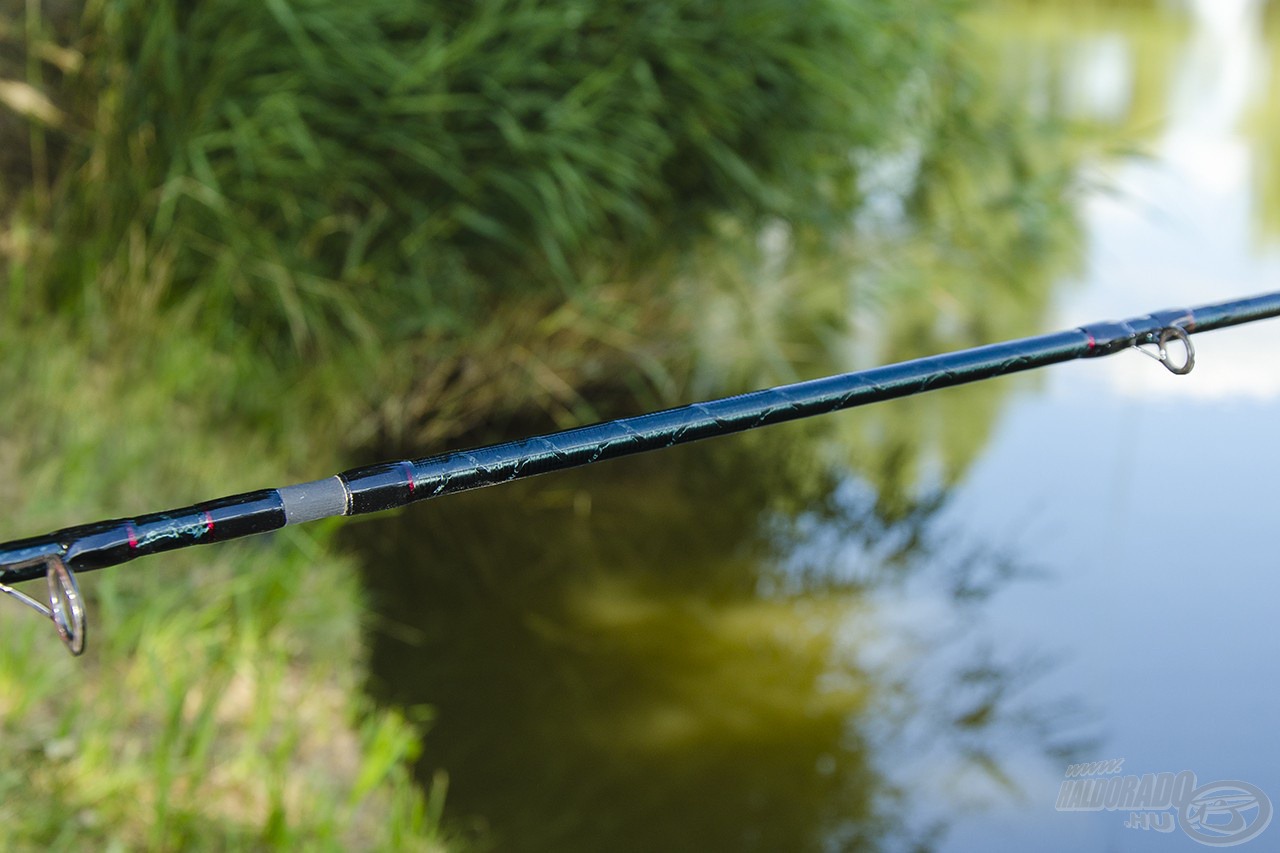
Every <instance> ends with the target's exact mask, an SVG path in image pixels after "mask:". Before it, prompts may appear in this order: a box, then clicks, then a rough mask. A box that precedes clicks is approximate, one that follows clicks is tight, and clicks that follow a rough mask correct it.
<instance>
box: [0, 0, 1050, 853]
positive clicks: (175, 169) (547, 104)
mask: <svg viewBox="0 0 1280 853" xmlns="http://www.w3.org/2000/svg"><path fill="white" fill-rule="evenodd" d="M966 45H967V42H966V37H965V35H964V33H963V31H962V30H961V29H960V28H959V27H958V25H957V22H956V19H955V10H954V9H953V8H952V7H951V5H950V4H949V3H946V2H940V0H894V2H888V3H884V2H863V0H808V1H807V2H803V3H795V2H783V0H747V2H740V3H736V4H733V6H732V9H731V10H727V9H726V8H725V7H724V5H723V4H718V3H711V2H704V0H663V2H649V3H632V2H625V0H609V2H585V0H553V1H552V0H547V2H531V0H488V1H487V2H479V3H475V4H468V5H466V6H465V7H462V6H458V5H457V4H451V3H444V2H439V0H416V2H407V3H406V2H403V0H374V2H369V3H360V4H349V3H340V2H336V0H294V2H290V0H268V2H264V3H247V2H242V0H210V2H204V3H200V4H196V5H191V4H186V3H180V2H177V0H162V1H161V2H158V3H157V2H152V3H143V2H139V0H85V2H83V3H75V2H52V0H51V1H50V2H46V3H40V2H38V0H27V2H25V3H19V2H16V0H6V2H3V3H0V193H2V195H0V212H2V214H3V217H4V219H3V224H2V226H0V263H2V266H0V287H2V288H3V290H2V293H0V400H3V405H2V406H0V497H3V501H4V503H3V505H4V507H5V512H4V514H3V517H0V537H3V538H5V539H10V538H17V537H20V536H24V535H30V534H33V533H36V532H40V531H43V530H47V529H53V528H57V527H60V526H67V525H70V524H74V523H78V522H83V521H87V520H91V519H96V518H100V517H112V516H122V515H127V514H135V513H142V512H147V511H152V510H157V509H161V508H164V507H168V506H176V505H182V504H184V503H189V502H191V501H194V500H198V499H202V498H206V497H210V496H213V495H215V494H222V493H232V492H237V491H244V490H249V489H254V488H260V487H264V486H273V485H280V484H284V483H288V482H294V481H301V480H307V479H312V478H315V477H318V476H322V475H324V474H327V473H329V472H331V471H333V470H337V469H340V468H342V467H345V466H347V465H350V464H355V463H357V462H362V461H370V460H369V458H368V454H369V453H370V452H377V451H382V450H387V451H391V450H404V449H405V448H413V449H414V451H416V452H420V453H426V452H429V451H431V450H435V449H439V448H441V447H444V446H448V445H450V444H452V443H456V442H458V441H461V440H464V439H474V438H477V437H483V438H493V437H499V436H502V435H508V436H509V435H511V434H512V433H513V432H519V431H522V430H523V429H524V428H525V427H547V426H552V425H568V424H570V423H577V422H581V421H582V420H584V419H588V418H593V417H599V416H606V415H611V414H617V413H621V412H623V411H632V410H634V409H635V407H637V406H640V405H648V404H652V403H658V402H667V401H669V400H670V399H671V398H672V397H673V396H675V395H676V394H678V393H683V392H684V391H685V389H687V388H689V387H693V386H696V385H697V384H698V383H699V382H701V383H703V385H704V386H705V387H712V386H714V387H718V388H723V387H726V386H736V385H740V384H751V383H754V382H756V381H757V380H760V379H767V378H771V377H773V376H776V375H777V374H778V373H779V372H782V373H785V372H787V371H788V370H799V371H801V372H803V371H805V370H808V369H815V368H816V367H817V366H818V365H819V364H820V363H821V359H817V358H808V360H806V358H805V357H803V345H804V344H805V343H806V342H812V340H813V336H814V335H815V334H817V332H815V330H819V331H820V330H823V329H825V330H829V331H830V330H834V329H838V328H842V327H843V325H844V324H845V323H846V322H847V317H848V313H849V311H850V306H851V305H852V304H853V302H855V301H856V299H855V298H854V297H853V296H850V295H849V293H848V292H846V289H845V288H842V287H835V288H834V289H833V290H827V291H822V292H823V293H824V294H826V295H823V296H818V297H813V298H812V299H807V298H802V299H801V303H800V304H804V305H808V306H809V308H811V309H812V310H808V309H806V311H805V312H804V313H803V314H800V313H797V323H796V324H794V325H793V326H791V327H789V328H788V327H787V326H785V325H783V326H781V327H779V330H778V331H779V336H777V337H775V338H773V339H765V340H762V342H761V346H760V347H759V348H756V351H757V352H762V353H766V354H767V353H769V352H781V353H783V354H784V357H783V358H782V359H781V360H773V361H770V360H769V359H767V358H766V359H755V358H751V357H748V356H747V355H746V354H744V353H743V352H742V349H743V348H742V347H741V346H740V345H739V346H736V347H732V348H729V347H724V346H721V345H720V344H719V343H717V341H723V340H724V339H725V338H724V337H723V336H722V337H719V338H717V337H716V334H715V329H714V328H713V326H711V325H700V324H699V321H700V319H702V318H703V317H705V316H706V312H707V311H709V310H711V309H712V308H713V307H715V306H719V307H721V308H723V307H724V305H725V304H726V300H727V302H728V304H734V305H737V306H739V307H740V308H742V307H747V308H749V307H750V306H751V305H752V304H753V298H752V297H750V290H749V289H744V287H743V283H744V282H750V281H751V280H752V279H751V274H752V273H751V271H752V270H759V269H760V268H761V265H762V264H763V265H766V266H767V265H768V264H770V263H773V258H774V257H775V256H776V253H773V254H770V250H769V249H768V246H769V243H768V240H767V239H762V237H761V235H768V234H782V235H784V238H785V239H784V243H785V246H787V247H790V248H789V249H788V250H787V251H789V252H790V251H791V250H793V249H794V250H796V251H794V252H793V254H795V255H796V257H799V256H800V254H801V253H800V252H799V248H802V247H813V246H822V247H826V248H828V249H831V250H832V251H838V252H840V253H842V254H840V255H839V257H841V258H843V259H853V260H858V259H861V260H862V261H863V262H864V264H863V266H862V267H861V270H862V273H861V275H862V280H863V281H864V282H865V281H872V282H873V283H874V286H873V287H872V290H871V291H868V290H867V289H866V288H864V289H863V290H862V291H858V292H859V293H861V294H862V297H866V294H867V293H868V292H874V294H880V293H883V292H887V291H886V288H887V287H891V286H892V285H893V284H894V282H895V280H900V279H903V278H904V277H905V274H904V273H903V268H902V267H898V266H895V267H892V268H891V267H890V266H888V265H887V264H888V262H887V260H886V259H887V258H888V256H889V255H890V254H894V253H898V254H900V255H901V256H902V257H905V258H908V259H909V260H910V263H911V264H914V265H916V267H915V268H916V269H917V270H921V269H924V270H927V269H929V268H930V267H931V266H933V265H938V264H948V265H949V267H948V268H955V267H957V265H958V266H959V267H960V268H964V269H968V271H969V273H968V275H969V278H968V279H966V280H968V281H970V282H971V283H972V282H977V281H978V280H979V279H980V278H981V277H982V276H983V275H984V274H985V272H987V271H989V270H992V269H1004V270H1005V271H1006V273H1009V274H1012V271H1013V270H1014V269H1015V265H1014V264H1012V263H1010V259H1011V258H1013V259H1016V258H1020V257H1021V258H1027V259H1035V260H1034V263H1032V266H1035V264H1038V263H1040V261H1039V259H1040V258H1041V257H1042V256H1043V255H1045V254H1046V253H1048V254H1050V255H1052V256H1054V257H1062V256H1061V255H1055V254H1054V252H1053V251H1051V249H1052V247H1053V246H1054V245H1057V244H1056V242H1055V241H1057V240H1058V239H1059V237H1058V236H1056V235H1061V234H1064V233H1065V234H1069V230H1070V229H1069V228H1067V229H1066V230H1065V231H1064V229H1063V224H1064V221H1066V220H1069V217H1070V210H1069V205H1066V204H1065V203H1064V202H1063V198H1064V194H1065V193H1066V192H1067V191H1068V190H1069V188H1070V185H1071V183H1072V180H1073V173H1072V171H1071V168H1070V163H1071V158H1070V156H1068V154H1066V153H1064V151H1063V149H1054V148H1052V147H1050V148H1045V147H1043V145H1044V144H1046V142H1045V140H1046V139H1058V138H1059V137H1057V136H1053V135H1052V134H1051V135H1050V136H1048V137H1044V136H1042V135H1041V134H1043V133H1044V132H1045V131H1044V129H1043V128H1041V127H1040V126H1038V125H1035V124H1033V123H1030V122H1028V121H1024V120H1022V119H1020V118H1019V117H1018V115H1017V113H1016V112H1011V111H1009V110H1006V109H1004V108H1002V107H1001V105H1000V103H999V102H998V101H993V100H992V99H991V98H990V97H989V96H988V95H987V94H986V90H984V89H983V84H982V81H981V78H980V67H979V65H980V64H979V63H978V62H977V60H976V59H975V56H974V55H973V53H972V50H971V48H968V47H966ZM1054 144H1056V143H1054ZM1045 151H1057V153H1056V154H1054V155H1053V156H1047V157H1046V156H1044V155H1043V152H1045ZM1037 152H1040V153H1037ZM895 164H896V165H895ZM975 209H982V210H987V211H993V212H995V213H997V214H998V218H997V219H994V220H991V221H995V222H999V223H1001V224H1000V227H999V228H993V229H984V230H983V231H982V232H981V233H978V232H976V231H974V230H973V229H972V228H970V227H968V224H969V223H970V222H972V219H971V218H970V217H971V214H972V212H973V211H974V210H975ZM886 211H887V213H886ZM851 226H852V227H851ZM908 235H909V236H910V239H908ZM784 254H785V252H784ZM835 256H836V255H832V257H835ZM868 258H870V259H871V262H870V263H866V261H867V259H868ZM726 259H728V260H726ZM717 278H721V279H724V280H723V281H721V282H720V284H719V285H717V284H715V281H716V279H717ZM833 280H834V279H833ZM869 286H870V285H869ZM855 290H856V289H855ZM770 292H772V291H770ZM814 292H815V293H816V292H818V291H814ZM726 294H728V296H726ZM874 298H879V297H878V296H876V297H873V299H874ZM1042 299H1043V298H1042V297H1040V296H1037V297H1035V298H1032V299H1030V300H1029V302H1027V303H1024V304H1026V305H1030V306H1032V307H1031V308H1030V309H1029V310H1031V311H1032V312H1034V311H1036V310H1039V309H1038V308H1037V307H1036V306H1042V305H1043V301H1042ZM806 300H807V301H806ZM928 314H929V312H927V311H926V312H925V315H922V316H919V317H916V316H915V315H913V320H912V321H911V322H912V323H913V324H914V325H912V326H911V328H910V329H907V330H906V331H904V332H903V334H904V335H906V336H907V337H911V338H912V339H913V340H915V339H916V338H915V335H916V333H917V331H918V330H919V329H921V328H940V325H939V322H938V320H937V317H932V316H926V315H928ZM721 315H722V316H723V312H722V313H721ZM734 316H739V315H734ZM740 316H748V317H749V316H750V314H749V313H748V314H746V315H740ZM975 316H976V315H975ZM984 316H986V317H988V318H990V317H992V316H994V315H993V314H990V313H988V314H986V315H984ZM800 320H803V322H799V321H800ZM975 322H977V320H975ZM801 326H803V329H801ZM732 328H733V326H732V324H731V325H730V326H728V327H724V328H722V329H721V331H722V332H724V331H726V329H732ZM963 328H965V329H966V330H967V331H965V332H964V333H963V334H960V335H959V337H960V338H963V339H966V340H967V339H968V337H974V336H981V335H982V334H983V331H982V329H981V328H979V327H976V326H964V327H963ZM890 343H892V342H890ZM771 347H772V349H771ZM885 347H886V353H885V354H886V355H891V354H894V352H893V350H894V347H893V346H891V345H890V344H886V345H885ZM797 352H800V353H801V357H796V356H797ZM797 364H799V365H801V366H799V367H797V366H796V365H797ZM805 365H807V366H805ZM414 451H409V452H414ZM334 529H335V528H334V526H325V525H319V526H316V527H312V528H307V529H303V530H299V531H296V532H295V531H293V530H290V531H286V532H283V533H281V534H278V535H275V536H271V537H264V538H260V539H258V540H254V541H251V542H246V543H243V544H239V545H226V546H220V547H218V548H216V549H195V550H194V551H188V552H186V553H181V554H174V555H172V556H166V557H164V558H157V559H152V560H149V561H145V562H144V563H142V564H139V565H130V566H125V567H121V568H119V569H115V570H112V571H109V572H103V573H101V574H100V575H88V576H85V577H84V578H82V585H83V588H84V591H85V592H86V594H87V596H88V599H89V603H90V619H91V631H92V633H91V635H90V651H89V652H88V654H87V655H86V656H85V657H84V658H82V659H79V660H70V659H67V658H66V657H65V655H64V653H63V651H62V650H61V649H60V648H59V647H58V645H57V643H55V642H54V641H53V635H52V632H51V631H50V629H49V627H48V626H47V625H43V624H37V620H34V619H33V618H31V615H30V614H29V613H26V612H18V611H17V610H16V609H15V608H13V607H6V608H4V609H3V610H0V625H2V626H3V629H4V636H5V640H6V642H5V648H4V650H3V653H2V654H0V706H2V707H3V710H4V714H3V718H2V720H0V726H3V732H2V733H3V738H0V752H2V753H3V759H0V766H2V767H3V771H2V772H0V817H2V818H3V819H2V820H0V833H2V834H3V837H4V840H5V842H6V843H7V845H18V846H35V845H40V846H54V847H61V848H64V849H69V848H83V847H103V848H105V847H108V846H109V845H111V844H113V843H115V844H122V845H123V846H125V847H150V848H157V849H163V848H173V847H178V846H181V847H191V846H197V847H199V846H208V847H214V848H219V849H222V848H227V847H233V848H234V847H250V848H252V847H259V846H264V845H277V844H279V845H287V846H296V845H300V844H305V845H313V846H322V847H333V848H340V847H341V848H345V847H352V846H355V847H375V848H396V849H402V848H414V847H418V848H434V847H439V846H446V845H447V839H445V838H443V837H442V836H441V834H440V832H439V815H440V809H441V808H442V803H447V795H446V789H447V780H446V778H445V777H443V776H441V777H439V778H437V779H436V780H434V782H433V783H431V784H419V783H418V782H416V781H415V780H414V779H413V778H412V775H411V768H412V765H413V761H414V759H415V758H416V757H417V754H418V751H419V750H420V742H419V738H418V734H417V733H418V731H419V728H418V727H419V726H420V725H422V724H424V723H425V719H426V717H427V716H428V715H429V711H427V710H423V709H412V708H410V709H394V708H386V707H373V706H372V705H371V703H370V701H369V700H367V699H366V698H364V693H363V691H362V685H363V679H364V669H363V668H364V666H365V651H364V649H365V646H366V642H365V633H366V631H367V630H369V627H370V626H369V624H368V622H367V616H366V612H367V611H366V610H365V607H364V601H365V599H364V591H363V590H362V589H361V586H360V582H359V574H358V572H357V571H356V570H355V568H354V561H353V559H352V558H351V557H349V556H346V555H344V554H342V553H340V552H339V551H338V550H337V549H336V548H335V547H333V532H334ZM443 807H444V808H445V809H447V805H444V806H443Z"/></svg>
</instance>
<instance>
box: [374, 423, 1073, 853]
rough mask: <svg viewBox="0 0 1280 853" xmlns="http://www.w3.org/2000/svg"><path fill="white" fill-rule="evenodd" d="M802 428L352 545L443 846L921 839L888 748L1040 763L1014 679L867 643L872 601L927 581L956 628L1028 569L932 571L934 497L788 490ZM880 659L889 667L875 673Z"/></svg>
mask: <svg viewBox="0 0 1280 853" xmlns="http://www.w3.org/2000/svg"><path fill="white" fill-rule="evenodd" d="M807 432H812V430H807V429H806V427H805V425H796V426H791V427H784V428H780V429H777V430H774V431H772V432H770V433H767V434H765V435H763V436H742V437H739V438H735V439H730V440H726V441H720V442H713V443H707V444H703V445H697V446H691V447H688V448H680V449H676V450H673V451H670V452H668V453H665V454H657V455H652V456H648V457H637V458H632V459H628V460H622V461H619V462H615V463H610V464H609V465H607V466H603V467H602V468H600V469H599V470H590V469H588V470H582V471H579V472H574V473H571V474H568V475H564V476H557V477H553V478H546V479H544V480H542V481H534V482H528V483H521V484H514V485H512V486H509V487H505V488H501V489H489V490H485V491H482V492H477V493H471V494H467V495H462V496H460V497H458V498H456V499H451V500H449V501H441V502H436V503H434V504H430V505H427V506H424V507H421V508H417V509H415V510H414V511H412V512H407V513H404V514H402V515H400V516H398V517H397V518H395V519H393V520H391V521H390V522H388V521H386V520H382V521H378V522H376V523H370V524H364V525H354V526H353V527H352V528H351V534H352V537H353V539H355V540H357V542H356V544H357V546H358V547H359V549H360V551H361V553H362V554H365V555H367V559H366V567H367V573H368V579H369V583H370V586H371V587H372V589H373V590H374V591H375V593H374V594H375V604H376V609H377V611H378V613H379V617H378V618H379V624H378V625H377V626H376V628H375V630H374V631H373V632H372V637H373V649H372V651H373V660H372V664H373V666H372V668H373V670H374V672H375V673H376V681H375V683H374V685H373V686H372V690H373V693H374V694H375V696H376V697H377V698H378V699H379V700H380V701H383V702H387V703H391V704H395V705H408V706H412V705H420V704H427V705H430V706H431V707H432V708H434V709H435V712H436V716H435V719H434V720H433V722H432V723H431V725H430V728H429V730H428V736H427V740H426V749H425V756H424V758H423V759H422V764H421V768H420V769H421V772H422V776H423V778H424V779H429V778H431V776H432V774H433V773H434V772H435V771H436V770H438V769H439V770H444V771H445V772H447V774H448V778H449V794H448V802H449V806H448V812H449V813H450V814H452V816H453V822H454V826H455V828H459V829H461V830H462V831H464V832H465V833H466V834H467V835H469V836H470V837H471V838H472V839H473V840H477V841H480V842H481V843H482V844H484V845H487V844H493V845H495V846H496V847H497V849H503V850H522V849H523V850H553V849H554V850H600V849H610V850H658V849H672V850H676V849H680V850H694V849H697V850H714V849H723V850H743V849H758V850H779V849H788V850H805V849H813V850H824V849H846V848H858V849H874V848H877V847H879V846H882V845H887V846H894V847H897V846H902V845H904V844H907V845H913V844H915V843H920V842H924V841H927V839H928V838H929V837H930V835H931V834H932V833H933V832H934V831H935V830H936V829H937V827H935V826H931V825H930V824H929V823H928V818H927V817H925V816H921V815H920V814H918V813H917V810H914V809H907V808H905V807H904V804H903V802H902V801H901V800H900V798H899V797H898V796H897V794H896V788H895V784H896V780H895V778H894V774H892V773H890V772H886V767H885V765H886V764H887V763H891V762H894V761H896V760H898V759H900V758H901V757H902V756H901V754H895V752H894V750H895V749H897V750H901V749H904V748H910V749H922V750H923V749H929V750H933V751H935V752H938V751H939V749H940V750H941V751H940V752H939V753H938V754H945V755H948V756H950V757H951V758H953V759H955V760H956V761H959V762H961V763H964V762H968V763H970V764H972V765H974V766H975V767H978V768H979V769H983V765H985V772H990V773H991V774H993V775H996V776H998V775H999V771H998V766H997V765H998V761H999V745H1000V744H1001V743H1007V742H1008V741H1009V740H1010V739H1011V738H1015V737H1016V738H1017V739H1018V740H1019V741H1025V740H1027V739H1028V737H1030V739H1031V740H1034V741H1037V743H1038V745H1039V746H1041V747H1045V748H1049V747H1050V744H1049V743H1048V740H1049V738H1048V736H1047V734H1046V731H1047V729H1046V727H1045V726H1040V725H1037V721H1036V718H1035V716H1036V715H1035V714H1032V715H1030V716H1028V715H1026V713H1025V711H1026V709H1021V710H1020V711H1019V713H1020V714H1021V715H1022V716H1021V717H1020V718H1019V717H1015V715H1013V714H1012V713H1008V712H1009V711H1011V710H1012V707H1011V697H1013V696H1015V695H1016V687H1017V682H1018V680H1019V679H1021V678H1023V677H1024V676H1026V675H1027V674H1028V673H1027V671H1026V670H1023V669H1020V668H1017V667H1014V666H1008V665H1005V664H998V663H995V662H993V661H992V660H991V659H990V658H989V657H988V656H986V655H984V654H983V653H982V652H981V651H978V650H973V651H965V652H963V653H962V654H959V655H956V654H954V653H953V652H951V651H948V652H947V653H945V654H944V653H943V652H942V649H941V648H940V647H939V644H940V643H942V641H943V640H944V639H954V636H951V637H948V636H947V635H946V634H945V632H943V631H941V630H934V631H926V632H922V633H921V634H920V635H919V636H917V637H915V638H913V639H912V641H911V642H910V643H904V642H903V640H904V638H903V637H901V636H894V637H889V636H884V635H883V634H884V632H885V631H888V630H890V629H887V628H886V629H884V630H883V631H882V630H881V629H880V628H878V627H877V625H878V622H879V620H878V615H877V612H876V611H877V607H878V606H879V605H878V602H877V599H876V591H877V590H880V589H882V588H884V587H887V586H902V585H904V584H909V583H910V582H911V581H912V579H913V578H917V577H919V576H920V575H922V574H928V575H929V578H928V583H929V585H930V586H931V587H933V588H935V589H945V590H947V592H946V594H945V595H946V597H947V598H948V599H949V600H950V602H951V607H952V608H953V609H955V610H963V609H964V608H966V607H968V606H970V605H972V604H973V603H974V602H976V601H979V600H981V599H982V598H983V597H984V596H985V595H986V594H988V593H989V592H991V591H993V590H994V589H996V588H998V587H999V586H1000V585H1001V584H1003V583H1005V582H1007V581H1008V580H1009V579H1010V578H1011V577H1012V576H1013V575H1014V574H1016V572H1015V571H1012V570H1011V567H1008V566H1002V565H1000V564H999V563H998V561H994V560H991V559H988V558H987V556H986V555H978V554H974V555H970V556H969V557H968V558H966V559H946V558H943V557H942V556H941V555H940V554H938V553H936V552H935V549H936V547H937V546H938V540H937V537H935V536H933V533H932V530H931V527H932V524H931V522H932V519H933V518H934V517H935V515H936V513H937V511H938V509H939V508H940V507H941V506H942V501H941V500H940V499H934V500H929V501H924V502H921V503H920V504H918V505H917V506H916V507H915V508H914V509H913V510H911V511H907V512H903V513H900V514H899V516H898V517H897V518H895V519H892V520H888V519H885V518H884V517H882V515H881V514H879V513H878V512H877V511H876V495H875V493H874V491H873V490H871V489H869V488H852V487H850V486H849V485H848V484H846V485H845V486H843V487H841V486H838V485H837V481H836V480H835V479H834V478H832V477H823V476H816V477H814V476H813V475H809V476H808V478H807V479H806V480H805V481H804V482H800V481H798V480H797V476H796V473H795V470H796V467H797V466H794V465H790V464H789V460H790V458H791V457H792V455H793V454H795V453H796V452H797V451H798V450H812V444H813V437H812V436H811V435H807V434H806V433H807ZM810 470H811V469H810ZM797 499H799V500H797ZM801 504H803V506H804V507H805V509H804V510H803V511H799V512H797V511H795V509H794V508H795V507H797V506H800V505H801ZM816 530H822V531H823V534H822V538H823V545H822V547H820V548H815V547H813V545H814V531H816ZM935 627H940V626H935ZM886 643H888V644H889V645H891V646H893V645H898V646H901V647H902V648H901V649H899V652H898V653H897V655H896V656H895V658H894V659H893V660H892V661H891V662H888V663H886V662H884V661H868V660H867V659H866V656H865V655H864V654H863V650H864V649H866V648H872V647H876V646H883V645H885V644H886ZM908 646H909V647H910V649H909V650H908ZM904 655H905V656H906V658H907V659H905V660H904V659H903V656H904ZM904 664H906V666H904ZM924 670H928V672H929V680H928V684H927V685H925V684H920V683H917V682H918V679H915V678H913V677H912V674H913V672H916V671H924ZM1006 700H1009V701H1006ZM1006 706H1010V707H1006ZM1042 716H1043V715H1042ZM913 726H915V727H917V728H919V727H923V730H924V735H923V738H922V739H920V737H919V735H918V734H917V735H916V736H915V737H917V740H915V741H912V742H910V743H908V740H909V738H907V736H906V732H907V731H908V730H909V729H911V728H912V727H913Z"/></svg>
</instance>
